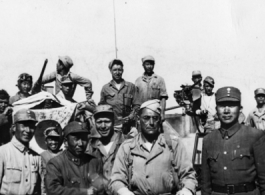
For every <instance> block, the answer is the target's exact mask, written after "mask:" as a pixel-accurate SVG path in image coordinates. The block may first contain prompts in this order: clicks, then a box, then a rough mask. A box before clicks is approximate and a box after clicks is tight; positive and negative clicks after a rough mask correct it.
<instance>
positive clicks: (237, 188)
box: [212, 183, 256, 194]
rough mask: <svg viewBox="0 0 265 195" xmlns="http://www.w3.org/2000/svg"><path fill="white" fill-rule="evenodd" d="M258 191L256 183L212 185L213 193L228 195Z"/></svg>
mask: <svg viewBox="0 0 265 195" xmlns="http://www.w3.org/2000/svg"><path fill="white" fill-rule="evenodd" d="M255 189H256V185H255V183H244V184H235V185H229V184H227V185H225V186H219V185H217V184H212V191H214V192H219V193H226V194H235V193H242V192H250V191H253V190H255Z"/></svg>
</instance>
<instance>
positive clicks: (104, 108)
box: [94, 104, 114, 118]
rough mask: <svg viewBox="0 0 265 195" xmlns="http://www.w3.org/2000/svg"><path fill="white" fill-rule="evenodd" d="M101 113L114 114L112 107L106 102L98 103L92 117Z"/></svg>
mask: <svg viewBox="0 0 265 195" xmlns="http://www.w3.org/2000/svg"><path fill="white" fill-rule="evenodd" d="M101 113H107V114H112V115H113V116H114V112H113V107H112V106H111V105H108V104H101V105H98V106H97V107H96V108H95V110H94V118H96V117H97V115H99V114H101Z"/></svg>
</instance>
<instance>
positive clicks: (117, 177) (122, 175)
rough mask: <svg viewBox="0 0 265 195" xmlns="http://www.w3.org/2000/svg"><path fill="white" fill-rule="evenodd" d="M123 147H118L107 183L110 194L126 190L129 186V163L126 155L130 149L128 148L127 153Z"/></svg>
mask: <svg viewBox="0 0 265 195" xmlns="http://www.w3.org/2000/svg"><path fill="white" fill-rule="evenodd" d="M125 146H126V145H124V144H122V145H121V146H120V148H119V150H118V152H117V154H116V158H115V161H114V165H113V168H112V172H111V179H110V183H109V188H110V190H111V192H112V194H117V192H118V190H119V189H121V188H128V186H129V179H128V178H129V166H128V165H129V163H128V158H127V155H126V154H128V153H129V150H130V148H129V147H128V151H127V150H126V147H125ZM125 150H126V151H125Z"/></svg>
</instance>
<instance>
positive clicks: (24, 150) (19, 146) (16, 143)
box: [11, 136, 29, 153]
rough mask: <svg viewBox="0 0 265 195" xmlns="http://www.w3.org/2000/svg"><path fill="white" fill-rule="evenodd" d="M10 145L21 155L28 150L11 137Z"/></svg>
mask: <svg viewBox="0 0 265 195" xmlns="http://www.w3.org/2000/svg"><path fill="white" fill-rule="evenodd" d="M11 143H12V144H13V145H14V146H15V147H16V148H17V149H18V150H19V151H20V152H22V153H23V152H27V151H28V150H29V148H28V147H27V146H25V145H24V144H22V143H21V142H20V141H18V140H17V138H16V136H13V138H12V140H11Z"/></svg>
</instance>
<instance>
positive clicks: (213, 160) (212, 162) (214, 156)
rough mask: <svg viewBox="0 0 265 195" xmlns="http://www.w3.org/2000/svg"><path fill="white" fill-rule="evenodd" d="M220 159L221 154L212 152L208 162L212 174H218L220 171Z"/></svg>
mask: <svg viewBox="0 0 265 195" xmlns="http://www.w3.org/2000/svg"><path fill="white" fill-rule="evenodd" d="M218 157H219V153H213V152H210V153H209V154H208V157H207V162H208V165H209V167H210V170H211V172H213V173H216V172H217V170H218Z"/></svg>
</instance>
